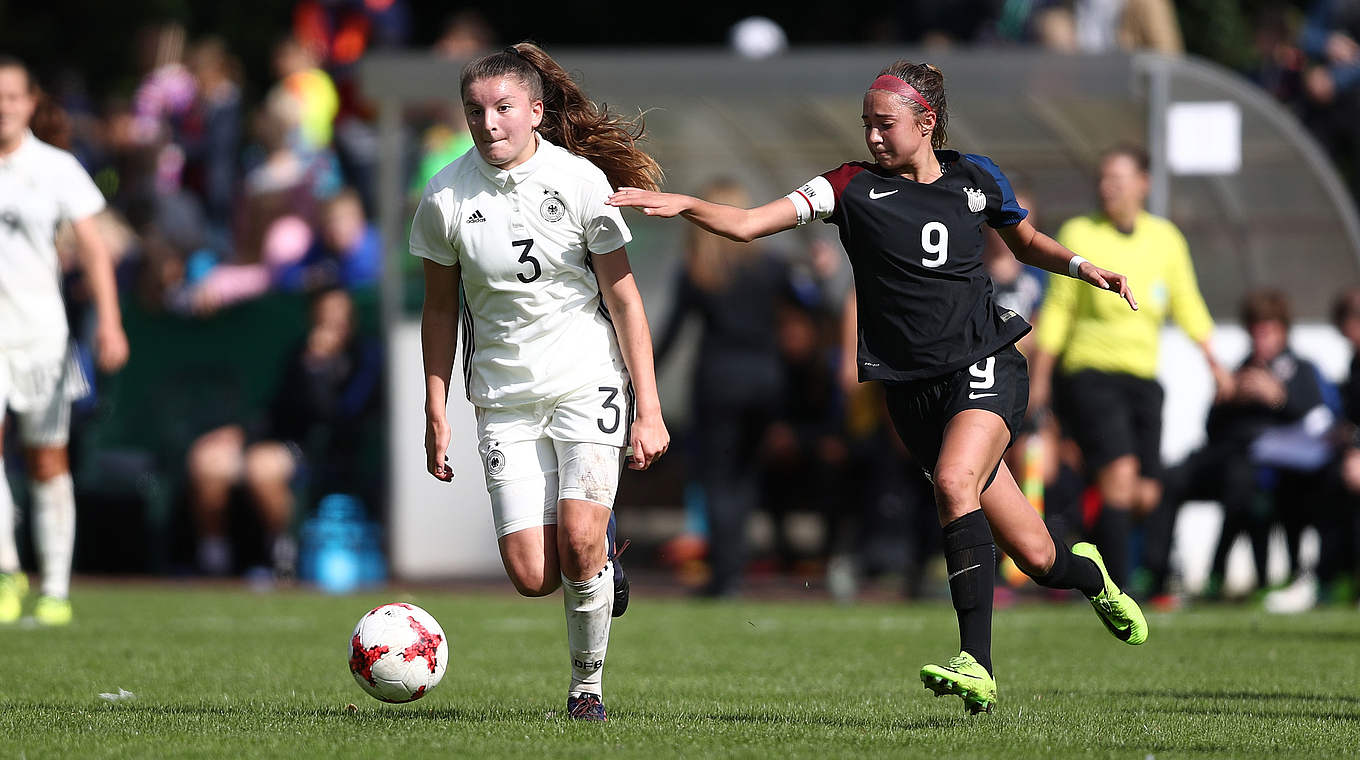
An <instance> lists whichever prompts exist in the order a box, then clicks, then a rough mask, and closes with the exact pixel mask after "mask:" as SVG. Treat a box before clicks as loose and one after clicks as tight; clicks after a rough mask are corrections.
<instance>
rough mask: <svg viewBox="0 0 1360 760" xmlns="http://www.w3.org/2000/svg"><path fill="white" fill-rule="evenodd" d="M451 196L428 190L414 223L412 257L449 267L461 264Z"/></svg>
mask: <svg viewBox="0 0 1360 760" xmlns="http://www.w3.org/2000/svg"><path fill="white" fill-rule="evenodd" d="M450 195H452V193H446V192H431V191H430V189H428V188H427V189H426V191H425V194H424V195H423V196H421V198H420V205H419V206H417V207H416V215H415V217H414V218H413V219H412V220H411V245H410V247H411V255H413V256H419V257H421V258H423V259H429V260H430V261H433V262H435V263H436V264H443V265H444V266H446V267H451V266H454V265H455V264H457V263H458V247H457V245H455V244H454V242H453V229H454V225H453V224H452V223H451V222H452V221H453V220H454V219H456V217H455V216H453V214H454V213H455V212H456V209H455V208H448V207H446V205H447V206H453V205H454V204H453V199H452V198H450V197H449V196H450Z"/></svg>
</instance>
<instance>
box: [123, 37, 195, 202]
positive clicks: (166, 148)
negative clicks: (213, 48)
mask: <svg viewBox="0 0 1360 760" xmlns="http://www.w3.org/2000/svg"><path fill="white" fill-rule="evenodd" d="M184 46H185V31H184V27H182V26H180V25H179V24H173V23H171V24H164V25H160V26H153V27H149V28H147V29H144V30H143V31H142V38H141V51H140V55H141V59H142V66H143V70H144V71H145V72H146V74H145V76H143V77H142V81H141V83H140V84H139V85H138V86H137V92H136V94H134V95H133V97H132V113H133V119H134V121H133V130H134V131H133V137H134V139H135V140H136V142H137V143H139V144H140V145H142V146H145V147H148V148H150V149H151V150H153V151H154V152H155V155H156V159H155V167H156V168H155V188H156V191H157V192H158V193H159V194H169V193H173V192H174V191H176V190H178V189H179V186H180V179H181V174H182V172H183V171H184V150H183V149H182V148H181V147H180V144H179V142H178V140H179V137H180V133H181V129H182V126H183V120H184V118H185V117H186V116H187V115H188V113H189V109H190V108H191V107H192V106H193V103H194V90H195V86H196V85H195V82H194V77H193V75H192V74H190V72H189V69H188V68H187V67H186V66H185V65H184Z"/></svg>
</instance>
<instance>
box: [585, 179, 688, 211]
mask: <svg viewBox="0 0 1360 760" xmlns="http://www.w3.org/2000/svg"><path fill="white" fill-rule="evenodd" d="M689 200H690V197H689V196H688V195H680V194H678V193H658V192H654V191H652V190H642V189H640V188H636V187H621V188H619V189H618V192H616V193H614V194H613V195H611V196H609V197H608V198H606V199H605V201H604V202H605V203H606V204H608V205H610V206H619V207H625V206H631V207H633V208H636V209H639V210H641V211H642V213H644V214H646V215H647V216H659V217H661V218H662V219H669V218H671V217H673V216H675V215H676V214H679V213H681V212H683V211H684V210H685V209H687V208H689V206H688V205H687V201H689Z"/></svg>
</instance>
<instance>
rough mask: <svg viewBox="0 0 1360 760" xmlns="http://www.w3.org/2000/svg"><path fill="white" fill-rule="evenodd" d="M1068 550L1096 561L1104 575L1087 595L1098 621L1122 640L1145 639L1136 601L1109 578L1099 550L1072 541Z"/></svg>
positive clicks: (1141, 616)
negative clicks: (1101, 583) (1101, 586)
mask: <svg viewBox="0 0 1360 760" xmlns="http://www.w3.org/2000/svg"><path fill="white" fill-rule="evenodd" d="M1072 553H1073V554H1076V555H1078V556H1081V557H1085V558H1087V559H1089V560H1091V561H1092V562H1094V563H1096V567H1098V568H1100V576H1101V577H1102V578H1104V579H1105V588H1104V589H1102V590H1101V592H1100V593H1099V594H1096V595H1095V596H1093V597H1090V599H1091V606H1092V607H1094V608H1095V610H1096V614H1097V615H1099V616H1100V622H1102V623H1104V624H1105V627H1106V628H1108V629H1110V634H1111V635H1113V636H1114V637H1115V638H1116V639H1119V640H1120V641H1122V642H1124V643H1126V644H1141V643H1143V642H1144V641H1147V637H1148V625H1147V619H1146V618H1144V617H1143V611H1142V610H1141V609H1139V608H1138V602H1135V601H1133V597H1131V596H1129V595H1128V594H1125V593H1124V592H1123V591H1120V590H1119V587H1118V586H1116V585H1114V581H1112V580H1110V573H1109V572H1108V571H1107V570H1106V569H1105V560H1103V559H1101V558H1100V550H1098V549H1096V547H1095V545H1094V544H1088V543H1085V542H1082V543H1079V544H1073V546H1072Z"/></svg>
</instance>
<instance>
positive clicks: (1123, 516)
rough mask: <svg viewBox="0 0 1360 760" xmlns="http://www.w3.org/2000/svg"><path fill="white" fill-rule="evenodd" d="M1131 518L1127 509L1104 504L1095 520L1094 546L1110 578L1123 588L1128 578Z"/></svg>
mask: <svg viewBox="0 0 1360 760" xmlns="http://www.w3.org/2000/svg"><path fill="white" fill-rule="evenodd" d="M1132 522H1133V519H1132V517H1131V516H1130V512H1129V510H1127V509H1115V508H1114V507H1111V506H1110V505H1108V504H1105V505H1103V506H1102V507H1101V509H1100V518H1099V519H1097V520H1096V546H1097V547H1098V548H1099V549H1100V556H1101V557H1103V558H1104V559H1105V569H1106V570H1107V571H1109V573H1110V580H1112V581H1114V582H1115V585H1117V586H1119V587H1120V588H1123V587H1124V586H1125V585H1127V581H1128V578H1129V530H1130V528H1131V526H1132Z"/></svg>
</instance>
